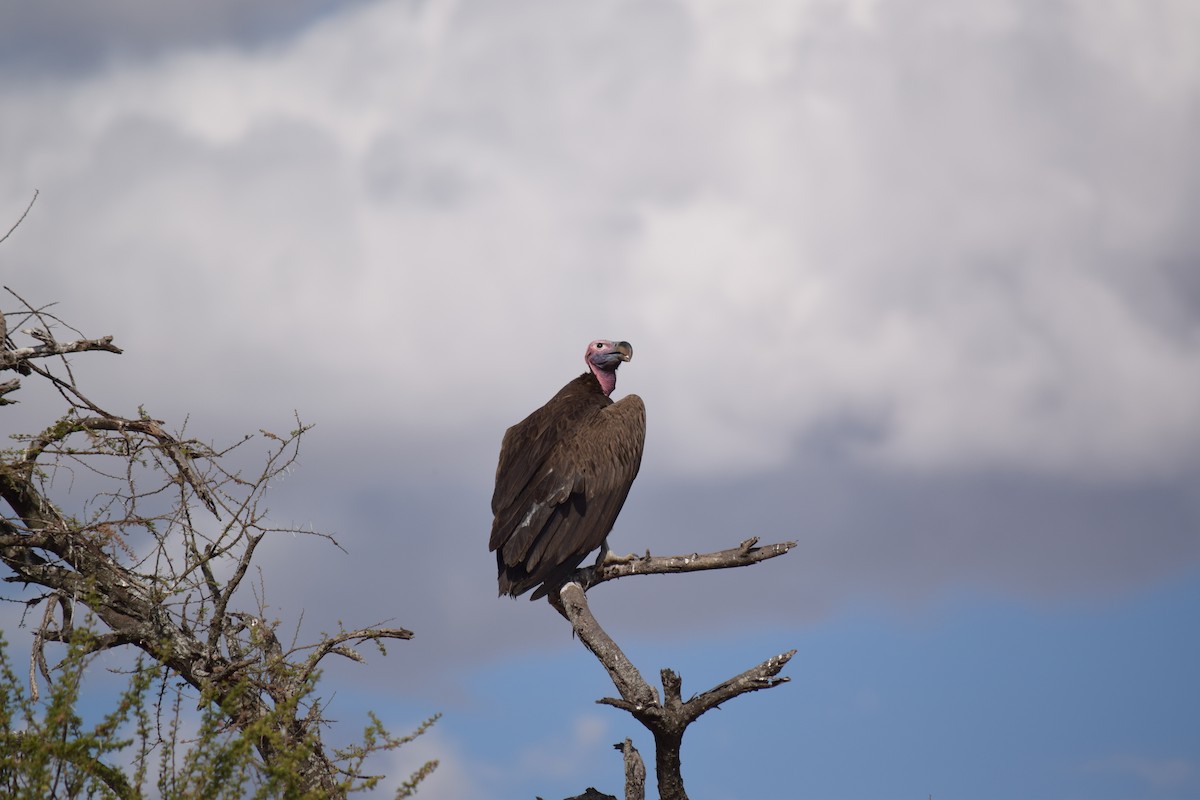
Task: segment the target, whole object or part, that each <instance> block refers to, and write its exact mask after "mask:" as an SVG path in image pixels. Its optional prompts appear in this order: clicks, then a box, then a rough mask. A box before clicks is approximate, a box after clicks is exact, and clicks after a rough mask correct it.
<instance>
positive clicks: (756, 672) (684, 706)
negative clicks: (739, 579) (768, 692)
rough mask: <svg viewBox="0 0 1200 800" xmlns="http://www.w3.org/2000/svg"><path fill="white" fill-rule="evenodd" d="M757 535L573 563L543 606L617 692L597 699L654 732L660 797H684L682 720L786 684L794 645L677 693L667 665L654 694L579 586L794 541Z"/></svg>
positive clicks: (763, 553) (783, 548) (778, 548)
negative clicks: (720, 546)
mask: <svg viewBox="0 0 1200 800" xmlns="http://www.w3.org/2000/svg"><path fill="white" fill-rule="evenodd" d="M757 544H758V539H757V538H752V539H747V540H746V541H744V542H742V543H741V544H740V545H738V546H737V547H733V548H730V549H728V550H721V551H718V552H715V553H703V554H700V553H693V554H691V555H687V556H659V557H654V556H651V555H650V554H649V553H647V554H646V555H645V556H641V557H638V556H633V557H628V558H626V559H624V560H618V561H615V562H614V561H607V562H605V563H603V564H600V565H598V566H594V567H587V568H585V569H581V570H579V571H578V572H576V574H575V575H574V576H573V577H574V580H572V581H571V582H569V583H567V584H566V585H565V586H563V587H562V589H561V590H560V591H559V592H558V594H557V597H556V596H555V595H554V594H553V593H552V594H551V595H550V598H551V605H553V606H554V607H555V609H556V610H557V611H558V612H559V613H560V614H562V615H563V616H565V617H566V618H567V620H568V621H569V622H570V623H571V627H572V629H573V630H574V631H575V634H576V635H577V636H578V637H579V640H580V641H581V642H583V644H584V646H585V647H587V649H588V650H590V651H591V652H592V654H593V655H594V656H596V659H597V660H598V661H600V663H601V664H602V665H603V666H604V668H605V670H607V671H608V674H609V677H610V678H611V679H612V682H613V685H614V686H615V687H616V688H617V692H618V693H619V694H620V695H621V696H620V697H619V698H616V697H606V698H603V699H601V700H598V701H597V702H599V703H602V704H605V705H610V706H613V707H615V708H620V709H622V710H624V711H628V712H629V713H630V714H632V715H633V716H634V717H635V718H636V719H637V720H638V722H640V723H642V725H644V726H645V727H646V729H647V730H649V731H650V733H651V734H653V736H654V745H655V767H656V772H657V776H658V792H659V797H660V799H661V800H686V799H687V794H686V793H685V792H684V788H683V777H682V774H681V772H680V753H679V751H680V747H681V745H682V742H683V733H684V731H685V730H686V729H687V726H688V725H690V724H691V723H693V722H695V721H696V719H698V718H699V717H700V716H701V715H702V714H704V712H706V711H708V710H710V709H712V708H716V707H717V706H719V705H720V704H721V703H723V702H725V701H726V700H730V699H732V698H734V697H737V696H738V695H742V694H746V693H748V692H755V691H758V690H759V689H770V688H772V687H775V686H778V685H779V684H781V683H787V682H788V680H789V679H788V678H787V677H780V676H779V673H780V671H782V670H783V668H784V666H785V665H786V664H787V663H788V661H789V660H790V659H791V657H792V656H793V655H795V653H796V651H795V650H791V651H789V652H786V653H781V654H780V655H777V656H773V657H771V658H769V659H767V660H766V661H764V662H763V663H761V664H759V665H758V666H756V667H752V668H750V669H748V670H746V671H745V672H743V673H741V674H740V675H736V676H734V677H732V678H730V679H729V680H726V681H724V682H722V683H720V684H718V685H717V686H715V687H713V688H712V689H709V690H708V691H706V692H702V693H701V694H699V695H696V696H694V697H692V698H691V699H689V700H686V701H685V700H683V697H682V686H683V681H682V679H681V678H680V677H679V675H677V674H676V673H675V672H673V671H672V670H669V669H664V670H662V673H661V677H662V685H663V694H662V699H661V701H660V699H659V693H658V691H657V690H656V689H655V688H654V687H652V686H650V684H649V683H647V682H646V679H645V678H643V677H642V674H641V672H639V671H638V669H637V668H636V667H635V666H634V665H633V663H632V662H631V661H630V660H629V659H628V657H626V655H625V653H624V652H622V650H621V648H620V647H619V646H618V645H617V643H616V642H614V641H613V639H612V637H610V636H609V635H608V634H607V633H606V632H605V631H604V629H603V628H602V627H601V626H600V623H599V622H597V621H596V618H595V616H593V615H592V612H591V609H590V608H589V606H588V602H587V593H586V588H588V587H591V586H595V585H597V584H599V583H603V582H605V581H609V580H615V579H616V578H622V577H626V576H628V575H651V574H663V573H674V572H694V571H698V570H708V569H728V568H732V567H745V566H749V565H751V564H757V563H759V562H761V561H765V560H767V559H769V558H774V557H776V556H781V555H783V554H784V553H787V552H788V551H790V550H791V549H792V548H793V547H795V546H796V543H795V542H783V543H780V544H774V545H768V546H766V547H757V546H756V545H757ZM633 791H634V789H633V787H632V786H631V784H630V778H629V777H628V776H627V780H626V794H627V796H630V793H631V792H633Z"/></svg>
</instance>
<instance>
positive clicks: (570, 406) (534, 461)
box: [488, 339, 646, 600]
mask: <svg viewBox="0 0 1200 800" xmlns="http://www.w3.org/2000/svg"><path fill="white" fill-rule="evenodd" d="M631 358H633V347H631V346H630V344H629V342H612V341H609V340H607V339H597V340H596V341H594V342H592V343H590V344H589V345H588V346H587V351H586V352H585V354H584V363H586V364H587V368H588V369H587V371H586V372H584V373H583V374H582V375H580V376H579V377H578V378H576V379H575V380H573V381H571V382H570V383H568V384H567V385H566V386H564V387H563V388H562V389H561V390H559V392H558V394H556V395H554V397H552V398H550V400H549V402H547V403H546V404H545V405H544V406H542V407H541V408H539V409H538V410H537V411H534V412H533V413H532V414H530V415H529V416H528V417H526V418H525V419H523V420H521V421H520V422H518V423H517V424H516V425H513V426H512V427H511V428H509V429H508V430H507V431H505V433H504V441H503V442H502V444H501V445H500V462H499V464H497V466H496V489H495V491H494V492H493V494H492V514H494V515H495V516H494V518H493V520H492V535H491V539H490V541H489V542H488V549H489V550H494V551H495V553H496V567H497V570H498V572H499V582H500V594H501V595H505V594H507V595H512V596H513V597H517V596H519V595H522V594H524V593H525V592H527V591H529V590H530V589H534V588H535V587H536V591H534V593H533V595H532V596H531V597H530V599H531V600H536V599H538V598H539V597H544V596H546V595H547V594H549V593H550V592H552V591H557V590H558V589H559V588H561V587H562V586H563V584H565V583H566V582H567V579H568V578H569V577H570V576H571V574H572V573H573V572H574V571H575V570H576V569H577V568H578V567H579V565H580V563H582V562H583V560H584V559H585V558H586V557H587V555H588V553H591V552H592V551H593V550H595V549H596V548H600V557H599V559H598V560H597V563H599V561H600V560H602V559H604V558H605V557H606V556H607V554H608V545H607V542H606V541H605V539H606V537H607V536H608V533H609V531H611V530H612V527H613V523H614V522H616V519H617V514H619V513H620V511H621V506H623V505H624V504H625V498H626V497H627V496H628V495H629V487H630V486H631V485H633V479H634V478H635V477H637V473H638V468H639V467H640V466H641V464H642V444H643V443H644V442H645V439H646V407H645V406H644V405H643V404H642V398H640V397H638V396H637V395H635V394H631V395H629V396H627V397H624V398H622V399H621V400H618V401H617V402H613V400H612V398H611V397H609V395H611V394H612V392H613V389H615V388H616V386H617V367H619V366H621V363H622V362H624V361H629V360H630V359H631Z"/></svg>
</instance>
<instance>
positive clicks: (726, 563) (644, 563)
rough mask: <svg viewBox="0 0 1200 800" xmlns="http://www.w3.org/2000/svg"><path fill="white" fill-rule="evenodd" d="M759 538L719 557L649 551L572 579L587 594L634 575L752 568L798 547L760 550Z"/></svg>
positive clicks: (786, 545) (588, 569)
mask: <svg viewBox="0 0 1200 800" xmlns="http://www.w3.org/2000/svg"><path fill="white" fill-rule="evenodd" d="M757 544H758V537H757V536H753V537H751V538H749V539H746V540H745V541H744V542H742V543H741V544H739V545H738V546H737V547H731V548H729V549H728V550H718V551H716V552H715V553H692V554H690V555H684V556H652V555H650V553H649V551H647V552H646V554H645V555H642V556H639V555H635V554H632V553H631V554H630V555H627V556H620V557H617V558H615V559H614V558H612V557H610V559H609V560H607V561H605V562H603V563H601V564H599V565H593V566H589V567H583V568H581V569H579V570H578V571H576V573H575V574H574V575H573V576H571V579H572V580H574V581H576V582H578V583H579V584H580V585H581V586H582V587H583V588H584V590H585V591H586V590H588V589H590V588H592V587H593V586H598V585H600V584H602V583H605V582H606V581H613V580H616V579H618V578H624V577H627V576H630V575H666V574H674V573H678V572H701V571H704V570H710V569H730V568H732V567H748V566H751V565H752V564H758V563H759V562H762V561H766V560H767V559H771V558H775V557H776V556H782V555H785V554H786V553H787V552H788V551H790V550H791V549H792V548H794V547H795V546H796V543H795V542H780V543H778V544H769V545H764V546H762V547H756V545H757Z"/></svg>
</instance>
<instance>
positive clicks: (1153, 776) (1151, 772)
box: [1085, 755, 1196, 790]
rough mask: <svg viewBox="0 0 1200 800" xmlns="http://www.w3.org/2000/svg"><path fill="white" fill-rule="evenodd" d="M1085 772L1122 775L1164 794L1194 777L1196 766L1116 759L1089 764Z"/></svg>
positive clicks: (1173, 761)
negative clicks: (1162, 791) (1164, 791)
mask: <svg viewBox="0 0 1200 800" xmlns="http://www.w3.org/2000/svg"><path fill="white" fill-rule="evenodd" d="M1085 770H1086V771H1087V772H1099V773H1105V774H1117V775H1125V776H1128V777H1132V778H1136V779H1137V780H1138V781H1139V782H1141V783H1143V784H1144V785H1146V786H1149V787H1151V788H1153V789H1157V790H1166V789H1178V788H1180V787H1182V786H1186V785H1187V784H1188V783H1189V782H1190V781H1191V780H1192V778H1193V776H1195V775H1196V764H1195V763H1194V762H1193V761H1191V760H1189V759H1185V758H1156V757H1150V756H1143V755H1116V756H1110V757H1108V758H1104V759H1099V760H1097V761H1093V762H1091V763H1089V764H1087V765H1086V766H1085Z"/></svg>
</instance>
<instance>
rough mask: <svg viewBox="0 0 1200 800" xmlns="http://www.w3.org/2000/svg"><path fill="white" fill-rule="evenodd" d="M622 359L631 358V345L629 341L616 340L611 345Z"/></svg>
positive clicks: (627, 359)
mask: <svg viewBox="0 0 1200 800" xmlns="http://www.w3.org/2000/svg"><path fill="white" fill-rule="evenodd" d="M613 347H614V348H615V349H616V351H617V354H618V355H619V356H620V357H621V360H622V361H632V360H633V345H631V344H630V343H629V342H617V343H616V344H614V345H613Z"/></svg>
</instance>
